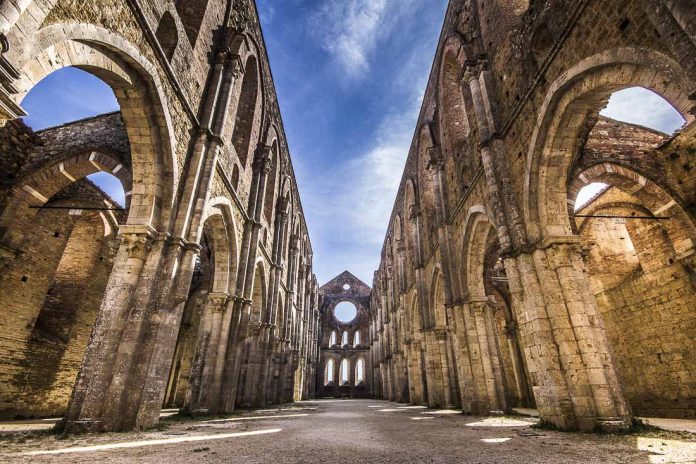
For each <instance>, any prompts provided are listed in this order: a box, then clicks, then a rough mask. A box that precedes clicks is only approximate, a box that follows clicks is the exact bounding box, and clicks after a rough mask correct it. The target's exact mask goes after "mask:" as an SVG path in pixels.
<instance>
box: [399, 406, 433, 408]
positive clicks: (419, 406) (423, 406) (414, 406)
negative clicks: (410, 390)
mask: <svg viewBox="0 0 696 464" xmlns="http://www.w3.org/2000/svg"><path fill="white" fill-rule="evenodd" d="M399 409H428V407H427V406H401V407H399Z"/></svg>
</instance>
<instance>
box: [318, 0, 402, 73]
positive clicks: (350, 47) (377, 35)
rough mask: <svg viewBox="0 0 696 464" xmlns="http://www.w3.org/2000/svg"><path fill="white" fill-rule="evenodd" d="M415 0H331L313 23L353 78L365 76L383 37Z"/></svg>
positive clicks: (340, 64) (319, 34) (337, 60)
mask: <svg viewBox="0 0 696 464" xmlns="http://www.w3.org/2000/svg"><path fill="white" fill-rule="evenodd" d="M412 3H413V1H412V0H396V1H395V0H329V1H327V2H325V3H323V4H322V5H321V6H320V7H319V8H318V9H317V10H316V11H315V12H314V14H313V15H312V16H311V17H310V21H309V25H310V27H311V28H312V32H313V33H314V35H315V36H316V37H317V38H318V39H319V40H320V41H321V45H322V47H323V48H324V49H325V50H327V51H328V52H329V53H330V54H331V55H332V57H333V58H334V60H335V61H336V63H337V64H338V65H339V66H340V68H341V70H342V71H343V72H344V73H346V76H347V77H349V78H358V77H363V76H365V75H366V74H367V73H368V72H369V70H370V58H371V56H372V54H373V52H374V50H375V48H376V47H377V46H378V44H379V42H380V40H382V39H384V38H385V37H387V36H388V35H389V34H390V33H391V32H392V31H393V27H394V25H395V24H396V23H397V21H398V19H399V17H400V16H401V15H402V14H403V13H404V12H407V11H408V10H409V9H410V5H411V4H412Z"/></svg>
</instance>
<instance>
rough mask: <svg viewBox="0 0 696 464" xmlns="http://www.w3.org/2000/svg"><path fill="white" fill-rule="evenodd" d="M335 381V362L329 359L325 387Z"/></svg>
mask: <svg viewBox="0 0 696 464" xmlns="http://www.w3.org/2000/svg"><path fill="white" fill-rule="evenodd" d="M333 381H334V360H333V359H329V360H328V361H326V375H325V379H324V385H328V384H330V383H331V382H333Z"/></svg>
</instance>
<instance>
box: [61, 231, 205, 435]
mask: <svg viewBox="0 0 696 464" xmlns="http://www.w3.org/2000/svg"><path fill="white" fill-rule="evenodd" d="M120 233H121V237H122V240H123V243H122V245H121V249H120V250H119V255H118V256H117V259H116V263H115V266H114V271H113V272H112V276H111V278H110V281H109V285H108V286H107V290H106V292H105V297H104V300H103V303H102V309H101V311H100V315H99V317H98V320H97V323H96V325H95V329H94V331H93V334H92V338H91V339H90V343H89V346H88V348H87V352H86V355H85V360H84V362H83V366H82V368H81V370H80V374H78V379H77V382H76V386H75V389H74V392H73V396H72V398H71V401H70V405H69V407H68V412H67V414H66V418H65V420H64V425H65V430H67V431H83V430H88V431H105V430H110V431H119V430H130V429H133V428H144V427H150V426H152V425H154V424H155V423H157V421H158V420H159V409H160V407H161V403H162V401H163V396H164V394H165V382H166V381H167V379H168V374H169V368H170V364H171V356H172V355H173V350H174V345H175V341H176V334H177V329H178V324H179V321H180V318H181V312H182V309H183V304H173V303H172V302H171V301H170V300H169V299H168V298H163V295H168V296H169V295H172V293H170V290H169V289H171V288H173V289H175V290H174V293H173V294H174V296H175V297H176V296H177V295H178V294H179V293H178V292H177V291H176V290H178V288H177V286H178V285H179V284H180V283H181V281H182V279H183V280H184V281H185V280H186V278H187V277H188V278H189V280H190V272H192V268H193V259H194V256H195V253H196V252H197V251H198V249H197V248H196V247H191V248H187V247H186V246H182V245H181V244H180V243H171V242H170V241H169V240H168V239H167V238H166V237H162V236H159V235H156V234H154V232H152V231H140V232H138V231H137V230H136V229H135V228H133V227H132V226H131V227H128V226H123V227H122V228H121V231H120ZM180 262H181V263H182V264H181V265H179V263H180ZM175 267H178V268H179V269H180V271H179V273H178V274H177V276H176V277H175V278H174V279H173V281H171V282H162V280H161V275H172V274H173V272H172V270H173V268H175Z"/></svg>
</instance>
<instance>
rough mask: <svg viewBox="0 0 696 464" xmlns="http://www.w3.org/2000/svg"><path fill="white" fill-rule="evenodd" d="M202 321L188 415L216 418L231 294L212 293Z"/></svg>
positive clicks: (188, 396) (190, 376)
mask: <svg viewBox="0 0 696 464" xmlns="http://www.w3.org/2000/svg"><path fill="white" fill-rule="evenodd" d="M207 298H208V299H207V302H206V305H205V308H204V309H203V317H202V318H201V322H200V328H199V330H198V336H197V338H196V351H195V355H194V358H193V366H192V367H191V373H190V374H189V390H188V392H187V394H186V404H185V406H184V411H186V412H187V413H189V414H216V413H217V411H218V407H219V401H220V392H219V391H218V389H219V386H220V385H221V382H222V380H221V379H220V378H219V375H220V374H221V372H220V369H219V367H218V363H219V360H218V356H220V355H221V354H222V355H223V356H224V351H223V352H221V350H220V349H219V348H220V346H221V345H226V342H227V339H226V338H223V336H224V332H225V330H224V328H225V327H226V326H229V325H228V324H229V318H228V317H227V316H228V315H229V311H227V303H228V301H229V295H228V294H227V293H210V294H208V297H207Z"/></svg>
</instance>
